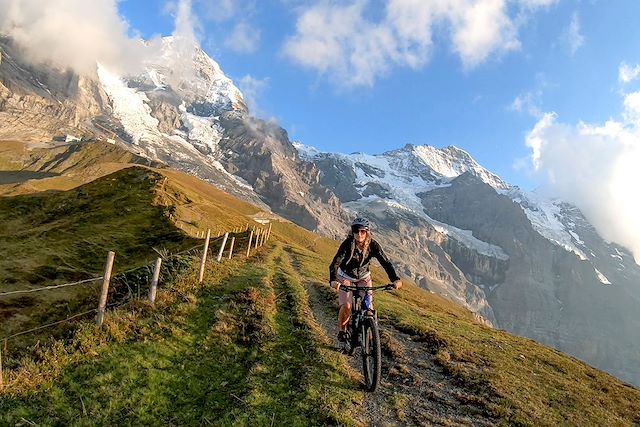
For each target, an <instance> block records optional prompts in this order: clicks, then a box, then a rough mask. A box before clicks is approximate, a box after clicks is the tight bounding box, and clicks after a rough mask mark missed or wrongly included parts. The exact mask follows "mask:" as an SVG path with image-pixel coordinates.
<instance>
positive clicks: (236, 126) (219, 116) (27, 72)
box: [0, 37, 640, 384]
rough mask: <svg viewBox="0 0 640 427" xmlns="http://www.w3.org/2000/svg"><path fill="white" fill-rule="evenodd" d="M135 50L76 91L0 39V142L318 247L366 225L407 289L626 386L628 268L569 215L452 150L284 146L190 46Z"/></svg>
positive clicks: (631, 323)
mask: <svg viewBox="0 0 640 427" xmlns="http://www.w3.org/2000/svg"><path fill="white" fill-rule="evenodd" d="M151 48H153V49H152V50H153V51H154V52H156V53H155V55H150V56H149V58H148V60H147V63H146V69H145V71H144V72H142V73H139V74H137V75H126V76H125V75H118V74H117V73H116V72H115V71H114V70H109V69H108V68H107V67H105V66H102V65H99V66H98V72H97V75H98V78H97V79H90V78H87V77H79V76H74V75H73V74H72V73H68V72H61V71H59V70H55V69H51V68H48V67H46V66H44V65H41V66H34V65H30V64H28V63H27V62H25V61H23V60H22V58H21V57H20V54H19V51H18V50H17V49H15V48H14V46H13V44H12V42H11V40H9V39H7V38H2V37H0V58H1V60H0V140H11V139H20V140H23V141H34V142H38V143H42V142H43V141H51V140H52V139H54V138H56V139H59V138H58V137H60V136H61V135H62V136H64V135H65V134H73V135H75V136H78V137H82V138H84V139H85V140H87V141H91V140H93V139H97V138H102V139H111V140H113V142H115V143H117V144H120V145H122V146H124V147H127V148H128V149H129V150H131V151H134V152H136V153H137V154H139V155H141V156H145V157H148V158H150V159H153V160H157V161H161V162H163V163H165V164H167V165H169V166H172V167H175V168H179V169H182V170H185V171H187V172H189V173H192V174H194V175H196V176H199V177H200V178H202V179H205V180H207V181H210V182H212V183H214V184H215V185H217V186H219V187H221V188H222V189H224V190H226V191H227V192H230V193H232V194H235V195H236V196H238V197H242V198H244V199H246V200H249V201H251V202H253V203H255V204H258V205H260V206H262V207H263V208H265V209H271V210H273V211H274V212H276V213H278V214H280V215H282V216H284V217H286V218H288V219H289V220H291V221H293V222H296V223H298V224H300V225H302V226H304V227H306V228H309V229H312V230H315V231H318V232H320V233H323V234H325V235H328V236H332V237H343V236H344V233H345V230H346V224H348V221H349V218H350V217H352V216H353V215H354V214H356V213H359V214H362V215H367V216H368V217H370V218H371V219H372V221H373V223H374V225H375V228H374V230H373V231H374V236H376V238H377V239H379V240H380V241H381V242H383V244H384V247H385V251H387V252H389V253H390V254H391V256H392V258H393V259H394V260H395V263H396V264H397V266H398V269H399V270H400V272H401V273H402V274H404V275H405V276H407V277H410V278H412V279H413V280H414V281H415V282H416V283H417V284H418V285H419V286H422V287H424V288H426V289H429V290H431V291H433V292H437V293H439V294H442V295H444V296H445V297H447V298H450V299H452V300H454V301H457V302H459V303H460V304H462V305H464V306H466V307H468V308H469V309H471V310H472V311H474V312H476V313H478V316H479V318H481V319H482V320H484V321H486V322H487V323H488V324H492V325H494V326H496V327H500V328H504V329H507V330H509V331H511V332H515V333H518V334H520V335H524V336H528V337H531V338H534V339H536V340H538V341H541V342H543V343H545V344H549V345H552V346H554V347H556V348H558V349H560V350H563V351H565V352H568V353H570V354H573V355H576V356H577V357H580V358H582V359H584V360H586V361H587V362H589V363H591V364H593V365H594V366H596V367H599V368H601V369H605V370H608V371H609V372H612V373H614V374H616V375H618V376H620V377H621V378H625V379H627V380H629V381H632V382H635V383H636V384H640V356H638V355H639V354H640V314H638V310H637V307H638V305H640V285H639V284H640V268H639V267H638V265H637V264H635V262H634V261H633V257H632V256H631V254H630V253H629V251H627V250H625V249H624V248H622V247H620V246H617V245H615V244H610V243H607V242H605V241H604V240H603V239H602V238H601V237H600V236H599V235H598V233H597V231H596V230H595V229H594V228H593V226H591V224H589V222H588V221H587V219H586V218H584V216H583V215H582V214H581V212H580V211H579V210H578V209H576V208H575V207H573V206H571V205H569V204H567V203H564V202H562V201H559V200H548V199H545V198H544V197H542V196H540V195H538V194H536V193H530V192H526V191H523V190H521V189H519V188H517V187H513V186H511V185H509V184H508V183H506V182H504V181H503V180H501V179H500V177H498V176H496V175H495V174H493V173H491V172H490V171H488V170H486V169H485V168H483V167H482V166H480V165H479V164H478V163H477V162H476V161H475V160H474V159H473V158H472V157H471V156H470V155H469V154H468V153H466V152H464V151H462V150H460V149H458V148H456V147H446V148H442V149H439V148H435V147H431V146H412V145H407V146H405V147H403V148H400V149H398V150H394V151H389V152H386V153H383V154H379V155H371V154H363V153H354V154H348V155H347V154H336V153H321V152H319V151H318V150H315V149H313V148H310V147H305V146H304V145H303V144H301V143H295V144H293V143H291V142H290V141H289V138H288V135H287V133H286V131H285V130H284V129H282V128H280V127H279V126H277V125H275V124H273V123H268V122H264V121H261V120H258V119H255V118H253V117H251V115H250V113H249V111H248V110H247V107H246V105H245V103H244V100H243V97H242V94H241V92H240V91H239V90H238V88H237V87H236V86H235V85H234V84H233V82H232V80H230V79H229V78H228V77H227V76H225V74H224V73H223V71H222V69H221V68H220V66H219V65H218V64H217V63H216V62H215V61H214V60H213V59H211V58H210V57H209V56H208V55H207V54H206V53H205V52H204V51H202V50H201V49H200V48H199V47H198V46H195V45H193V43H191V42H189V41H188V40H187V41H185V40H180V39H176V38H165V39H163V40H161V41H160V42H158V44H157V45H153V46H150V49H151ZM319 280H322V278H319Z"/></svg>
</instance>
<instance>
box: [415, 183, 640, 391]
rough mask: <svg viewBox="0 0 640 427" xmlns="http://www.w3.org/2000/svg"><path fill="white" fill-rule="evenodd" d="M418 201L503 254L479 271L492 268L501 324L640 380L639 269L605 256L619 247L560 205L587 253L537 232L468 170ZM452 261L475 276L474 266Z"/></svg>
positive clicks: (491, 294)
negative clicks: (576, 225) (498, 262)
mask: <svg viewBox="0 0 640 427" xmlns="http://www.w3.org/2000/svg"><path fill="white" fill-rule="evenodd" d="M422 201H423V205H424V208H425V211H426V212H427V213H428V214H429V215H430V216H431V217H433V218H434V219H436V220H438V221H442V222H446V223H448V224H452V225H454V226H456V227H459V228H462V229H466V230H471V231H473V234H474V235H475V236H477V237H478V238H479V239H481V240H484V241H487V242H489V243H492V244H495V245H497V246H500V247H501V248H503V249H504V251H505V252H506V253H507V254H508V256H509V261H508V263H507V264H506V265H503V266H502V268H498V269H496V268H495V267H494V268H492V267H491V266H489V265H486V266H485V267H488V268H486V269H485V268H482V269H481V271H482V272H483V273H481V275H484V274H487V273H489V274H491V275H492V277H491V278H490V279H489V280H488V281H486V282H485V283H487V282H488V283H493V285H490V286H491V287H490V289H489V291H488V292H487V298H488V302H489V304H490V305H491V307H492V308H493V310H494V313H495V315H496V321H497V324H498V325H499V326H500V327H502V328H505V329H507V330H509V331H512V332H515V333H517V334H519V335H523V336H527V337H530V338H532V339H535V340H536V341H539V342H543V343H545V344H548V345H551V346H553V347H555V348H558V349H560V350H562V351H564V352H566V353H569V354H572V355H575V356H577V357H580V358H582V359H583V360H586V361H587V362H589V363H591V364H592V365H594V366H596V367H598V368H600V369H604V370H607V371H609V372H616V373H617V374H618V375H620V376H622V377H624V378H627V379H628V380H629V381H633V382H635V383H638V381H640V365H639V364H638V362H639V360H638V354H640V329H639V327H640V317H639V316H638V315H637V307H638V304H639V303H640V286H638V284H640V274H639V269H638V268H637V266H635V265H634V264H626V265H624V264H621V263H618V262H615V263H612V262H610V260H612V259H616V260H617V261H619V259H617V258H612V257H611V253H617V252H620V253H622V252H623V250H622V249H621V248H616V247H615V246H612V245H610V244H607V243H606V242H604V241H603V240H602V239H601V238H599V237H598V236H597V233H595V230H594V229H593V227H591V226H590V225H588V222H586V220H585V219H584V218H583V217H582V216H581V215H580V214H579V211H577V210H576V209H575V208H572V207H570V206H566V208H567V209H569V210H570V214H571V215H572V216H573V218H574V219H575V220H579V221H580V222H581V224H582V226H581V227H580V230H579V232H580V236H581V237H582V236H588V239H589V240H590V246H589V247H590V248H591V250H592V251H594V253H593V255H592V258H593V260H588V259H580V257H579V256H578V255H577V254H575V253H572V252H569V251H567V250H565V249H563V248H561V247H560V246H558V245H555V244H553V243H552V242H551V241H550V240H548V239H546V238H544V237H543V236H541V235H540V234H539V233H538V232H537V231H536V230H535V229H534V228H533V226H532V225H531V222H530V221H529V220H528V218H527V216H526V214H525V212H524V210H523V209H522V208H521V207H520V205H518V204H516V203H515V202H513V201H512V200H511V199H510V198H509V197H507V196H504V195H500V194H498V193H497V192H496V191H495V190H494V189H493V188H491V187H490V186H488V185H487V184H485V183H484V182H482V181H481V180H480V179H478V178H477V177H475V176H473V175H471V174H469V173H467V174H464V175H461V176H460V177H458V178H456V179H454V180H453V181H452V183H451V186H450V187H447V188H442V189H437V190H434V191H431V192H429V193H425V194H423V195H422ZM460 206H464V207H465V209H460ZM595 252H599V255H598V254H596V253H595ZM624 252H626V251H624ZM627 255H628V254H627ZM616 264H617V265H616ZM458 265H459V266H461V269H462V270H463V271H468V272H469V274H468V277H470V279H471V277H474V274H473V271H474V270H473V269H470V268H469V267H468V266H465V265H463V263H458ZM594 265H595V267H594ZM504 267H506V268H504ZM599 274H601V275H602V276H599ZM602 277H606V278H607V280H606V281H607V282H610V283H609V284H606V283H603V280H602ZM482 281H483V277H478V278H476V280H475V282H476V283H482ZM595 337H597V338H595ZM614 349H615V350H614Z"/></svg>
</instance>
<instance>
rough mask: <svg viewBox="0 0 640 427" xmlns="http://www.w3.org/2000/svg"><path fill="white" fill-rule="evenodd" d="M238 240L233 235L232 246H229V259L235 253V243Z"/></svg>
mask: <svg viewBox="0 0 640 427" xmlns="http://www.w3.org/2000/svg"><path fill="white" fill-rule="evenodd" d="M235 242H236V238H235V237H232V238H231V247H230V248H229V259H231V256H232V255H233V244H234V243H235Z"/></svg>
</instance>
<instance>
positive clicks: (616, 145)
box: [526, 92, 640, 263]
mask: <svg viewBox="0 0 640 427" xmlns="http://www.w3.org/2000/svg"><path fill="white" fill-rule="evenodd" d="M624 106H625V110H624V113H623V115H622V117H621V118H620V119H619V120H609V121H607V122H606V123H605V124H603V125H595V124H588V123H579V124H577V125H569V124H563V123H559V122H558V117H557V115H556V114H554V113H547V114H545V115H543V117H542V118H541V119H540V120H539V121H538V123H537V124H536V125H535V127H534V128H533V129H532V130H531V131H530V132H529V134H528V136H527V139H526V144H527V146H528V147H529V148H530V149H531V162H532V163H533V167H534V170H535V174H536V176H537V177H539V178H540V179H541V180H542V182H543V185H544V188H546V189H547V191H549V192H550V193H551V194H552V195H554V196H557V197H560V198H562V199H564V200H567V201H570V202H572V203H574V204H575V205H576V206H578V207H579V208H580V209H581V210H582V212H583V213H584V214H585V216H586V217H587V218H588V219H589V221H590V222H591V223H593V224H594V226H595V227H596V229H597V230H598V231H599V233H600V234H601V235H602V236H603V237H604V238H605V239H607V240H609V241H615V242H617V243H619V244H622V245H624V246H626V247H628V248H629V249H631V250H632V251H633V253H634V256H635V258H636V262H638V263H640V192H639V191H638V189H637V185H638V183H639V182H640V168H639V167H638V165H640V92H634V93H631V94H627V95H626V96H625V99H624Z"/></svg>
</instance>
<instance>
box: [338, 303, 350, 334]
mask: <svg viewBox="0 0 640 427" xmlns="http://www.w3.org/2000/svg"><path fill="white" fill-rule="evenodd" d="M350 316H351V304H342V305H341V306H340V311H339V312H338V326H339V327H340V330H341V331H346V330H347V326H348V325H349V317H350Z"/></svg>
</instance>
